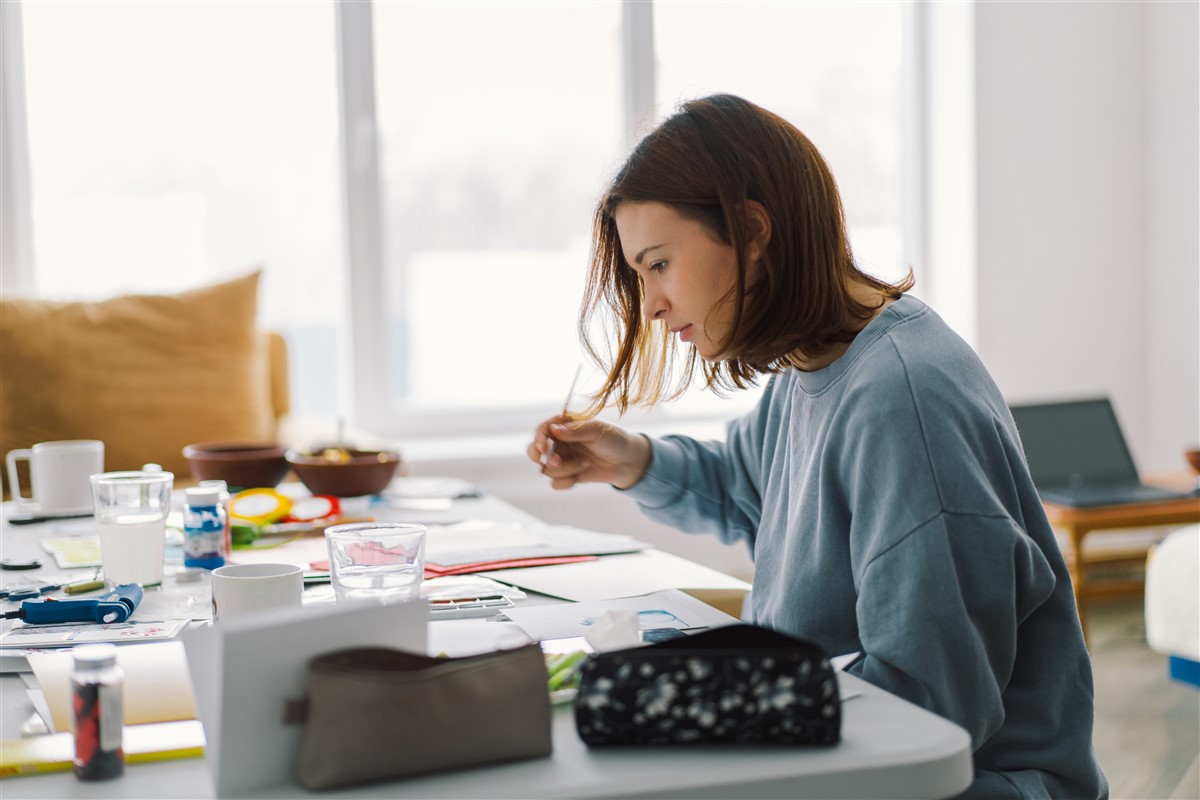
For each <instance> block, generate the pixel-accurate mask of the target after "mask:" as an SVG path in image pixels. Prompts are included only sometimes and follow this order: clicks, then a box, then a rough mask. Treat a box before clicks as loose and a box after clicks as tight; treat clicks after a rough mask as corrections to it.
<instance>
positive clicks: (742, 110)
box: [528, 95, 1108, 798]
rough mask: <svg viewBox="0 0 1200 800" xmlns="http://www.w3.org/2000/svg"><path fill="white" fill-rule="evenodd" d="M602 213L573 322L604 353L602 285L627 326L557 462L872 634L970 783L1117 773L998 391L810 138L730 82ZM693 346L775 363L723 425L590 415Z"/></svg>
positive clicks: (628, 174) (784, 605)
mask: <svg viewBox="0 0 1200 800" xmlns="http://www.w3.org/2000/svg"><path fill="white" fill-rule="evenodd" d="M594 224H595V229H594V238H595V241H594V248H593V253H592V259H591V270H590V274H589V282H588V289H587V296H586V298H585V304H584V310H583V313H582V315H581V320H580V330H581V332H583V334H584V341H585V345H586V346H587V348H588V350H589V352H591V353H592V355H593V356H596V353H597V350H596V348H595V347H594V346H593V345H592V343H591V342H589V341H588V339H587V335H586V331H587V326H588V323H589V322H590V320H591V319H592V316H593V315H594V314H595V313H597V312H599V311H600V310H601V309H602V308H607V310H608V311H610V312H611V318H612V319H614V320H615V322H616V327H617V331H616V348H615V351H614V354H613V359H612V364H611V368H610V369H609V372H608V376H607V379H606V381H605V383H604V385H603V386H602V388H601V389H600V390H599V391H598V393H597V395H596V396H595V398H594V402H593V404H592V406H591V408H590V409H589V410H588V411H587V412H586V413H585V414H583V415H580V416H578V417H574V418H566V417H556V418H553V419H550V420H547V421H545V422H543V423H542V424H541V425H540V426H539V427H538V429H537V431H536V433H535V436H534V440H533V442H532V443H531V444H530V446H529V451H528V452H529V456H530V458H531V459H533V460H534V461H538V462H539V463H540V462H541V461H543V460H545V461H546V463H545V464H544V466H543V471H544V473H545V474H546V475H547V476H548V477H549V478H550V480H551V484H552V485H553V486H554V487H555V488H558V489H565V488H569V487H571V486H573V485H575V484H576V483H582V482H606V483H610V484H612V485H613V486H614V487H616V488H617V489H620V490H623V491H625V492H627V493H628V494H630V495H632V496H633V497H634V498H635V499H636V500H637V502H638V503H639V504H640V505H641V507H642V509H643V510H644V511H645V513H646V514H648V515H649V516H650V517H652V518H654V519H657V520H659V521H662V522H665V523H667V524H670V525H673V526H675V527H678V528H681V529H684V530H687V531H703V530H709V531H715V532H716V533H717V534H718V536H720V537H721V539H722V540H724V541H726V542H734V541H740V542H745V543H746V544H747V546H748V547H749V548H750V551H751V553H752V555H753V557H754V561H755V576H754V591H753V592H752V595H751V604H750V605H751V607H750V609H749V610H748V617H749V619H750V620H751V621H752V622H755V623H757V624H760V625H765V626H767V627H771V628H775V629H778V630H781V631H785V632H787V633H791V634H794V635H797V636H802V637H806V638H809V639H811V640H813V641H815V642H818V643H820V644H821V645H822V646H823V647H824V648H825V649H826V650H827V651H828V652H830V653H846V652H853V651H861V652H862V653H863V656H862V658H861V659H860V660H859V661H857V662H856V663H855V664H854V665H853V666H852V667H851V668H850V672H851V673H853V674H856V675H858V676H859V677H861V678H863V679H865V680H868V681H870V682H871V683H874V684H875V685H877V686H880V687H882V688H884V689H886V690H888V691H890V692H892V693H894V694H897V695H899V696H901V697H904V698H906V699H908V700H910V701H912V702H914V703H917V704H918V705H921V706H924V707H925V708H927V709H929V710H931V711H933V712H935V713H937V714H940V715H942V716H944V717H946V718H947V719H950V720H952V721H954V722H956V723H958V724H959V725H961V726H963V727H964V728H965V729H966V730H967V731H968V732H969V733H970V735H971V738H972V743H973V749H974V759H975V767H976V773H975V781H974V783H973V784H972V786H971V788H970V790H969V791H968V793H967V794H968V795H972V796H981V797H983V796H986V797H1000V796H1012V797H1016V796H1024V797H1047V796H1050V797H1073V798H1081V797H1103V796H1106V795H1107V791H1108V788H1107V783H1106V781H1105V779H1104V776H1103V774H1102V773H1101V771H1100V769H1099V766H1098V765H1097V763H1096V760H1095V756H1094V753H1093V751H1092V744H1091V736H1092V716H1093V689H1092V676H1091V666H1090V663H1089V661H1088V656H1087V652H1086V649H1085V646H1084V642H1083V636H1082V633H1081V631H1080V626H1079V619H1078V616H1077V613H1076V610H1075V604H1074V598H1073V595H1072V592H1071V583H1070V578H1069V576H1068V573H1067V569H1066V565H1065V563H1064V561H1063V558H1062V555H1061V554H1060V552H1059V550H1058V547H1057V545H1056V543H1055V539H1054V537H1053V535H1052V533H1051V530H1050V527H1049V524H1048V523H1047V521H1046V517H1045V515H1044V513H1043V511H1042V506H1041V503H1040V502H1039V500H1038V496H1037V493H1036V491H1035V490H1034V487H1033V483H1032V481H1031V480H1030V477H1029V471H1028V469H1027V467H1026V464H1025V459H1024V456H1023V454H1022V450H1021V444H1020V440H1019V439H1018V436H1017V431H1016V428H1015V426H1014V424H1013V421H1012V417H1011V415H1010V414H1009V412H1008V408H1007V406H1006V404H1005V402H1004V398H1003V397H1002V396H1001V394H1000V392H999V390H998V389H997V387H996V385H995V384H994V382H993V381H992V379H991V378H990V377H989V375H988V373H987V371H986V370H985V369H984V367H983V364H982V363H981V362H980V361H979V359H978V358H977V357H976V356H975V354H974V353H973V352H972V350H971V349H970V348H969V347H968V346H967V345H966V344H965V343H964V342H963V341H962V340H961V339H959V338H958V337H957V336H956V335H955V334H954V333H953V332H952V331H951V330H950V329H949V328H948V327H947V326H946V325H945V323H944V322H943V321H942V320H941V319H940V318H939V317H938V316H937V315H936V314H935V313H934V312H933V311H932V310H930V309H929V308H928V307H926V306H925V305H924V304H923V303H921V302H920V301H919V300H917V299H915V298H913V297H911V296H908V295H906V294H905V292H906V291H907V290H908V289H909V288H910V287H911V286H912V283H913V281H912V276H911V274H910V276H909V277H908V278H907V279H906V280H904V281H902V282H900V283H899V284H896V285H891V284H888V283H884V282H881V281H879V280H877V279H875V278H872V277H870V276H868V275H866V274H864V273H862V272H860V271H859V270H858V268H857V267H856V266H855V264H854V261H853V257H852V255H851V252H850V245H849V242H848V240H847V237H846V230H845V221H844V216H843V212H842V207H841V201H840V198H839V196H838V192H837V188H836V185H835V183H834V181H833V178H832V176H831V175H830V173H829V169H828V167H827V166H826V165H825V163H824V161H823V160H822V158H821V156H820V155H819V154H818V153H817V151H816V149H815V148H814V147H813V146H812V144H811V143H810V142H809V141H808V139H807V138H805V137H804V135H803V134H801V133H800V132H799V131H798V130H796V129H795V128H794V127H793V126H791V125H790V124H788V123H787V122H786V121H784V120H783V119H781V118H779V117H777V116H775V115H774V114H771V113H770V112H768V111H765V110H764V109H761V108H759V107H757V106H755V105H753V104H752V103H749V102H747V101H745V100H742V99H740V98H737V97H733V96H729V95H718V96H714V97H708V98H704V99H700V100H695V101H692V102H689V103H686V104H684V105H683V106H682V107H681V109H680V111H679V112H678V113H676V114H675V115H674V116H672V117H670V118H669V119H667V120H666V121H665V122H663V123H662V125H660V126H659V127H658V128H657V129H656V130H655V131H653V132H652V133H651V134H649V135H648V136H647V137H646V138H645V139H644V140H643V141H642V142H641V143H640V144H639V145H638V146H637V148H636V149H635V150H634V151H633V153H632V154H631V155H630V157H629V159H628V161H627V162H626V163H625V165H624V166H623V167H622V169H621V170H620V171H619V173H618V174H617V176H616V178H615V179H614V180H613V182H612V185H611V186H610V187H609V189H608V191H607V192H606V193H605V195H604V196H603V198H602V199H601V201H600V203H599V207H598V209H597V211H596V215H595V223H594ZM676 338H677V340H678V342H679V343H682V344H691V345H692V347H691V348H689V349H687V351H686V353H685V357H684V359H683V363H682V364H680V363H679V360H678V355H679V354H678V350H679V346H678V345H677V344H676ZM680 367H682V369H680ZM696 367H700V368H701V369H702V370H703V374H704V377H705V380H706V385H707V386H709V387H713V388H718V389H721V388H727V389H728V388H740V387H744V386H746V385H748V384H750V383H752V382H753V381H755V380H756V379H757V378H758V377H759V376H769V381H768V383H767V386H766V390H765V393H764V395H763V397H762V400H761V401H760V403H759V404H758V406H757V408H756V409H755V410H754V411H753V412H752V413H750V414H748V415H747V416H745V417H743V418H741V419H738V420H736V421H734V422H732V423H731V424H730V425H729V428H728V433H727V437H726V440H725V441H724V442H701V441H696V440H693V439H690V438H687V437H682V436H667V437H664V438H660V439H650V438H647V437H645V436H639V435H633V434H630V433H627V432H626V431H624V430H622V429H620V428H618V427H616V426H614V425H610V424H607V423H605V422H602V421H600V420H597V419H593V418H592V417H594V415H595V413H596V412H598V411H599V410H600V409H601V408H603V407H605V406H606V405H615V406H617V408H618V409H619V410H620V411H622V412H623V411H625V410H626V409H627V408H628V406H629V405H631V404H633V405H650V404H653V403H655V402H656V401H658V400H660V399H663V398H669V397H674V396H677V395H678V393H679V392H681V391H682V390H683V389H684V388H685V387H686V385H687V382H688V380H689V378H690V376H691V375H692V373H693V370H694V369H695V368H696ZM551 440H553V441H554V444H555V447H554V448H551V447H550V442H551ZM547 452H551V453H552V454H551V455H550V456H549V458H548V459H543V455H544V454H545V453H547Z"/></svg>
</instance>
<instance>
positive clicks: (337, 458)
mask: <svg viewBox="0 0 1200 800" xmlns="http://www.w3.org/2000/svg"><path fill="white" fill-rule="evenodd" d="M286 458H287V462H288V463H289V464H291V465H292V469H293V470H294V471H295V472H296V477H298V478H299V479H300V482H301V483H303V484H304V485H305V487H307V488H308V490H309V491H310V492H312V493H313V494H331V495H333V496H334V497H361V496H362V495H369V494H379V493H380V492H382V491H383V490H384V489H386V488H387V486H388V484H389V483H391V482H392V478H394V477H395V476H396V470H398V469H399V468H400V460H401V459H400V454H399V453H398V452H396V451H395V450H356V449H354V448H340V447H339V448H328V449H325V450H322V451H319V452H305V451H300V450H288V451H287V455H286Z"/></svg>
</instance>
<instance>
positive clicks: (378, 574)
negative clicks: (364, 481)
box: [325, 522, 425, 603]
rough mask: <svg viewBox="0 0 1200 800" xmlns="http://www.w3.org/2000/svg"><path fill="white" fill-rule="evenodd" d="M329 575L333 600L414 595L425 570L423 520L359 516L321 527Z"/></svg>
mask: <svg viewBox="0 0 1200 800" xmlns="http://www.w3.org/2000/svg"><path fill="white" fill-rule="evenodd" d="M325 544H326V546H327V547H328V548H329V576H330V580H331V581H332V583H333V591H334V594H335V595H337V599H338V601H339V602H340V601H342V600H359V599H374V600H379V601H382V602H384V603H396V602H404V601H408V600H416V599H417V598H418V597H420V592H421V578H422V576H423V575H424V572H425V526H424V525H414V524H411V523H406V522H360V523H357V524H354V525H334V526H332V527H330V528H326V529H325Z"/></svg>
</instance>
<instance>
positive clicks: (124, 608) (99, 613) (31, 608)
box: [5, 583, 142, 625]
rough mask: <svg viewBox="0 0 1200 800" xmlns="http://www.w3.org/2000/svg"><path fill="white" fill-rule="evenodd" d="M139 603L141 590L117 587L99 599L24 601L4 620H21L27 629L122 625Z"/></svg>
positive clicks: (134, 584) (51, 598) (129, 586)
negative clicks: (73, 624) (78, 624)
mask: <svg viewBox="0 0 1200 800" xmlns="http://www.w3.org/2000/svg"><path fill="white" fill-rule="evenodd" d="M141 602H142V587H141V586H139V585H137V584H136V583H127V584H124V585H123V586H118V587H117V588H116V589H114V590H113V591H111V592H109V593H108V594H106V595H102V596H100V597H90V598H70V599H64V600H58V599H55V598H53V597H39V598H36V599H33V600H24V601H22V602H21V607H20V608H19V609H17V610H16V611H10V612H8V613H7V614H5V617H7V618H9V619H11V618H13V617H16V618H17V619H21V620H24V621H25V622H26V624H29V625H54V624H59V623H63V622H101V623H107V622H124V621H125V620H127V619H129V617H130V616H132V614H133V612H134V610H135V609H137V607H138V604H139V603H141Z"/></svg>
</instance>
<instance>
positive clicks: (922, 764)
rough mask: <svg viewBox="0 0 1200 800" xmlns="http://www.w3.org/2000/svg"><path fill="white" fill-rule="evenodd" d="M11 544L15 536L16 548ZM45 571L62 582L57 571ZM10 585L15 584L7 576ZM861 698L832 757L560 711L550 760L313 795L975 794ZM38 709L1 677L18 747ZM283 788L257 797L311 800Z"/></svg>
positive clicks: (191, 767) (899, 714)
mask: <svg viewBox="0 0 1200 800" xmlns="http://www.w3.org/2000/svg"><path fill="white" fill-rule="evenodd" d="M455 512H456V515H458V516H467V517H471V516H481V517H483V516H486V517H488V518H494V519H511V520H514V521H516V520H519V519H528V517H527V516H526V515H524V514H523V513H522V512H520V511H518V510H516V509H514V508H512V507H511V506H508V505H507V504H505V503H502V502H500V501H498V500H496V499H494V498H484V499H481V500H466V501H458V502H457V503H456V506H455ZM32 527H33V526H26V527H24V528H22V529H20V531H19V532H18V529H16V528H12V527H9V526H5V527H4V528H3V529H0V536H2V537H3V538H2V539H0V545H2V546H3V548H2V549H3V551H4V555H5V557H18V556H21V555H24V554H28V553H32V552H33V551H34V549H36V546H37V545H36V541H35V538H36V535H37V532H36V531H34V530H31V529H32ZM13 534H16V536H15V537H14V536H13ZM43 571H45V572H49V573H54V572H58V571H57V570H55V569H54V568H53V567H44V568H43ZM5 578H6V581H7V580H11V578H12V576H11V575H6V576H5ZM840 679H841V680H842V681H843V688H844V689H845V690H847V691H848V692H850V693H853V692H859V693H860V694H859V695H858V696H856V697H852V698H851V699H849V700H847V701H846V703H845V705H844V706H843V724H842V741H841V743H839V744H838V745H836V746H835V747H832V748H783V747H779V748H774V747H772V748H736V747H717V748H670V749H666V748H647V749H634V748H624V749H595V750H589V749H588V748H587V747H586V746H585V745H584V744H583V743H582V741H580V739H579V737H578V736H577V735H576V733H575V726H574V718H573V716H572V712H571V710H570V708H569V707H565V708H559V709H557V710H556V711H555V714H554V720H553V735H554V752H553V754H552V755H551V757H549V758H544V759H537V760H532V761H524V762H518V763H513V764H505V765H500V766H495V767H481V768H476V769H470V770H461V771H457V772H452V773H446V774H440V775H432V776H426V777H419V778H412V779H408V780H404V781H399V782H395V783H389V784H380V785H375V786H367V787H360V788H356V789H351V790H345V791H340V792H333V793H329V792H325V793H321V794H320V795H315V796H322V797H327V796H331V795H333V796H338V797H422V798H425V797H429V798H433V797H483V798H504V797H522V798H528V797H564V798H575V797H579V798H584V797H746V798H749V797H829V798H832V797H892V798H907V797H949V796H952V795H955V794H958V793H959V792H961V791H962V790H964V789H966V788H967V786H969V785H970V782H971V779H972V763H971V743H970V738H969V737H968V735H967V733H966V732H965V731H964V730H963V729H962V728H960V727H958V726H957V725H954V724H952V723H950V722H948V721H946V720H944V719H942V718H940V717H938V716H936V715H934V714H931V713H930V712H928V711H925V710H924V709H921V708H918V707H917V706H914V705H912V704H910V703H908V702H905V701H904V700H901V699H899V698H897V697H895V696H894V695H891V694H889V693H887V692H885V691H883V690H881V689H878V688H876V687H875V686H872V685H871V684H868V683H866V682H864V681H861V680H859V679H857V678H855V677H853V676H849V675H844V674H843V675H841V676H840ZM30 710H31V706H30V703H29V700H28V697H27V694H26V691H25V685H24V683H23V681H22V680H21V679H20V677H19V676H18V675H16V674H11V673H10V674H5V675H0V736H3V737H4V738H11V737H13V736H15V735H16V730H17V728H18V726H19V725H20V724H21V722H22V721H23V720H24V719H25V718H26V717H28V715H29V713H30ZM310 794H312V793H309V792H306V791H305V790H304V789H302V788H300V787H298V786H281V787H277V788H275V789H273V790H270V791H267V792H255V796H256V797H264V798H267V797H270V798H276V797H279V798H282V797H300V796H309V795H310ZM0 796H2V797H4V798H6V800H7V799H8V798H12V799H13V800H15V799H16V798H26V797H28V798H38V797H47V798H48V797H55V798H74V797H86V798H103V797H116V798H135V797H146V798H176V797H178V798H196V797H212V796H213V788H212V782H211V780H210V778H209V774H208V771H207V767H206V764H205V762H204V761H203V760H202V759H185V760H177V761H168V762H159V763H150V764H137V765H131V766H129V767H128V768H127V769H126V773H125V775H124V776H123V777H122V778H120V779H118V780H115V781H108V782H103V783H84V782H80V781H77V780H75V778H74V776H73V775H72V774H71V773H69V772H64V773H51V774H43V775H32V776H26V777H20V778H10V779H6V780H4V781H3V782H0Z"/></svg>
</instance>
